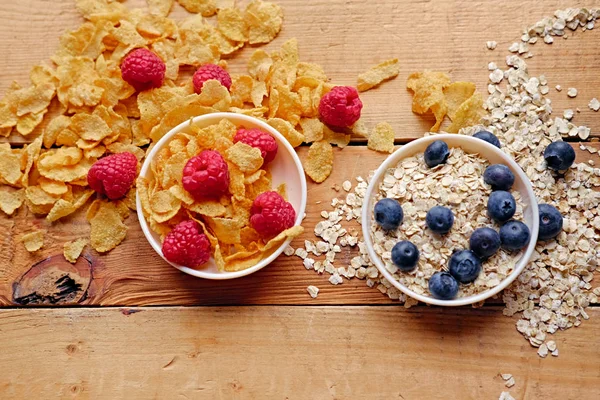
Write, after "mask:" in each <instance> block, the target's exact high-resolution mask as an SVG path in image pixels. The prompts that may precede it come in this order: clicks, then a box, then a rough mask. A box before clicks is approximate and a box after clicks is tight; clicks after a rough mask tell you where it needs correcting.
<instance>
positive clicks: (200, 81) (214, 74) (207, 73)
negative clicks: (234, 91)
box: [192, 64, 231, 94]
mask: <svg viewBox="0 0 600 400" xmlns="http://www.w3.org/2000/svg"><path fill="white" fill-rule="evenodd" d="M210 79H216V80H218V81H219V82H221V85H223V86H225V87H226V88H227V90H229V89H231V76H229V72H227V71H225V70H224V69H223V68H221V67H219V66H218V65H215V64H204V65H203V66H201V67H200V68H198V70H197V71H196V73H195V74H194V78H193V79H192V80H193V82H194V92H196V93H198V94H200V92H201V91H202V86H204V82H206V81H208V80H210Z"/></svg>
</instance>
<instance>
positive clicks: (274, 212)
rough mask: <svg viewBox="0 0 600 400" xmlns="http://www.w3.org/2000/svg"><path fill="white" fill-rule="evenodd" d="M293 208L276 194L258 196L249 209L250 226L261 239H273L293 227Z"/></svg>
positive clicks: (294, 213) (294, 218) (269, 193)
mask: <svg viewBox="0 0 600 400" xmlns="http://www.w3.org/2000/svg"><path fill="white" fill-rule="evenodd" d="M295 220H296V212H295V211H294V207H292V205H291V204H290V203H288V202H287V201H285V200H284V199H283V197H281V196H280V195H279V193H277V192H264V193H262V194H259V195H258V196H257V197H256V199H254V203H252V208H251V209H250V224H251V225H252V227H253V228H254V229H255V230H256V232H258V234H259V235H261V236H263V237H273V236H276V235H277V234H279V233H281V232H283V231H284V230H286V229H288V228H291V227H292V226H294V221H295Z"/></svg>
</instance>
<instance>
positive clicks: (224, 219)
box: [136, 112, 307, 280]
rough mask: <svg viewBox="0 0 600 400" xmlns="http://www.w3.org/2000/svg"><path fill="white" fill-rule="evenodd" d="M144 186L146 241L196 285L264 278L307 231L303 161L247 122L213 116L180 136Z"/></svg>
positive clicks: (140, 196) (155, 150)
mask: <svg viewBox="0 0 600 400" xmlns="http://www.w3.org/2000/svg"><path fill="white" fill-rule="evenodd" d="M136 186H137V213H138V219H139V222H140V225H141V227H142V231H143V232H144V235H145V236H146V239H147V240H148V242H149V243H150V245H151V246H152V248H153V249H154V250H155V251H156V252H157V253H158V254H159V255H160V256H161V257H162V258H163V259H164V260H165V261H167V262H168V263H169V264H171V265H172V266H174V267H175V268H177V269H179V270H180V271H182V272H185V273H187V274H190V275H193V276H196V277H200V278H206V279H218V280H220V279H232V278H238V277H242V276H246V275H249V274H251V273H253V272H256V271H258V270H260V269H262V268H264V267H265V266H267V265H268V264H269V263H271V262H272V261H273V260H275V259H276V258H277V257H278V256H279V255H280V254H281V253H282V252H283V250H284V249H285V247H286V246H287V245H288V244H289V243H290V242H291V240H292V239H293V238H294V237H296V236H298V235H299V234H301V233H302V231H303V228H302V226H301V223H302V219H303V217H304V212H305V208H306V197H307V190H306V178H305V176H304V171H303V168H302V164H301V162H300V159H299V158H298V155H297V154H296V152H295V150H294V149H293V148H292V146H291V145H290V144H289V142H288V141H287V140H286V139H285V137H284V136H283V135H282V134H281V133H279V132H278V131H277V130H276V129H274V128H273V127H271V126H270V125H268V124H267V123H265V122H263V121H261V120H259V119H257V118H254V117H250V116H247V115H243V114H237V113H225V112H223V113H212V114H206V115H201V116H197V117H195V118H192V119H190V120H189V121H186V122H183V123H182V124H180V125H178V126H177V127H175V128H173V129H172V130H171V131H169V132H168V133H167V134H165V135H164V136H163V137H162V138H161V139H160V140H159V141H158V142H157V143H156V144H155V145H154V146H153V147H152V148H151V149H149V151H148V155H147V157H146V160H145V161H144V164H143V165H142V168H141V170H140V174H139V178H138V180H137V185H136Z"/></svg>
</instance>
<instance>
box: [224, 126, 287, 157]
mask: <svg viewBox="0 0 600 400" xmlns="http://www.w3.org/2000/svg"><path fill="white" fill-rule="evenodd" d="M237 142H242V143H246V144H247V145H248V146H252V147H256V148H257V149H259V150H260V153H261V155H262V158H263V159H264V160H265V164H266V163H269V162H271V161H273V159H274V158H275V156H276V155H277V142H276V141H275V139H273V136H271V135H269V134H268V133H267V132H265V131H261V130H260V129H258V128H254V129H244V128H240V129H238V131H237V132H236V134H235V136H234V137H233V143H237Z"/></svg>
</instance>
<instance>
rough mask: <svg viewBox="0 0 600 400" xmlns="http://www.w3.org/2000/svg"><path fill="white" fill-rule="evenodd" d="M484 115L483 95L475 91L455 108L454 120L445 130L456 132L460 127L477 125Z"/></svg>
mask: <svg viewBox="0 0 600 400" xmlns="http://www.w3.org/2000/svg"><path fill="white" fill-rule="evenodd" d="M484 115H485V110H484V109H483V97H482V96H481V94H479V93H475V94H473V96H471V97H470V98H469V99H468V100H467V101H465V102H464V103H463V104H461V105H460V107H459V108H458V110H456V113H455V116H454V120H453V121H452V124H451V125H450V126H449V127H448V129H447V131H448V132H451V133H457V132H458V131H459V130H460V129H462V128H466V127H469V126H473V125H477V124H479V123H480V122H481V119H482V118H483V116H484Z"/></svg>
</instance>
